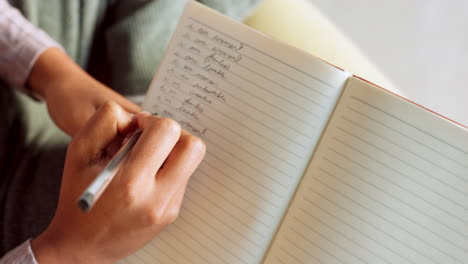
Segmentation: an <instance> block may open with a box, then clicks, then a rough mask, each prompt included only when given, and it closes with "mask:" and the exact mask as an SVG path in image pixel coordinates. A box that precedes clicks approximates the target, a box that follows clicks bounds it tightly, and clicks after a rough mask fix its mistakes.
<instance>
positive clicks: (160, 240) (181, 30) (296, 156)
mask: <svg viewBox="0 0 468 264" xmlns="http://www.w3.org/2000/svg"><path fill="white" fill-rule="evenodd" d="M144 109H145V110H147V111H150V112H157V113H159V114H161V115H163V116H167V117H171V118H173V119H175V120H177V121H179V122H180V124H181V125H182V126H183V127H184V128H185V129H186V130H188V131H190V132H191V133H193V134H195V135H197V136H199V137H201V138H203V139H204V141H205V142H206V144H207V147H208V151H207V154H206V158H205V160H204V161H203V162H202V164H201V165H200V167H199V169H198V170H197V171H196V172H195V174H194V175H193V177H192V178H191V180H190V183H189V185H188V188H187V193H186V196H185V200H184V202H183V208H182V210H181V213H180V216H179V218H178V220H177V221H176V222H175V223H174V224H172V225H171V226H169V227H168V228H167V229H165V230H164V231H163V232H162V233H161V234H160V235H159V236H158V237H157V238H155V239H154V240H153V241H152V242H150V243H149V244H148V245H147V246H146V247H145V248H143V249H142V250H140V251H138V252H137V253H136V254H134V255H132V256H130V257H128V258H127V259H125V260H123V261H122V262H123V263H372V264H374V263H444V264H447V263H467V262H468V131H467V129H465V128H463V127H462V126H460V125H457V124H455V123H452V122H450V121H448V120H447V119H444V118H442V117H440V116H438V115H436V114H434V113H432V112H429V111H427V110H425V109H423V108H421V107H419V106H417V105H415V104H413V103H410V102H409V101H407V100H405V99H402V98H400V97H398V96H396V95H394V94H391V93H389V92H387V91H386V90H384V89H381V88H378V87H376V86H375V85H372V84H370V83H368V82H366V81H363V80H361V79H359V78H357V77H353V76H352V75H350V74H348V73H346V72H344V71H342V70H341V69H338V68H336V67H334V66H331V65H329V64H327V63H325V62H323V61H321V60H319V59H317V58H315V57H313V56H311V55H309V54H306V53H304V52H301V51H299V50H297V49H295V48H292V47H290V46H287V45H285V44H282V43H280V42H277V41H275V40H273V39H271V38H269V37H267V36H265V35H262V34H261V33H259V32H256V31H254V30H252V29H250V28H248V27H246V26H244V25H242V24H240V23H237V22H235V21H232V20H230V19H228V18H226V17H224V16H222V15H221V14H218V13H216V12H215V11H213V10H210V9H208V8H206V7H204V6H202V5H199V4H197V3H195V2H190V3H189V4H188V5H187V7H186V9H185V12H184V14H183V16H182V18H181V19H180V22H179V24H178V27H177V30H176V32H175V34H174V36H173V39H172V41H171V43H170V45H169V48H168V50H167V52H166V55H165V58H164V61H163V63H162V64H161V65H160V67H159V70H158V72H157V74H156V76H155V78H154V81H153V83H152V84H151V87H150V89H149V91H148V94H147V96H146V98H145V103H144Z"/></svg>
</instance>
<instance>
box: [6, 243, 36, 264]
mask: <svg viewBox="0 0 468 264" xmlns="http://www.w3.org/2000/svg"><path fill="white" fill-rule="evenodd" d="M0 264H38V263H37V261H36V258H35V257H34V253H33V252H32V249H31V239H28V240H26V241H25V242H24V243H23V244H21V245H20V246H18V247H17V248H15V249H13V250H12V251H10V252H8V253H7V254H6V255H5V256H3V258H1V259H0Z"/></svg>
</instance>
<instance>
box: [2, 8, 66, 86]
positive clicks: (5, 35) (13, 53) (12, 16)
mask: <svg viewBox="0 0 468 264" xmlns="http://www.w3.org/2000/svg"><path fill="white" fill-rule="evenodd" d="M0 32H1V34H0V78H1V79H3V80H4V81H6V82H7V83H9V84H10V85H12V86H14V87H17V88H20V89H23V90H25V91H26V92H28V91H27V89H25V83H26V80H27V79H28V77H29V75H30V72H31V69H32V67H33V65H34V64H35V62H36V60H37V58H38V57H39V56H40V54H42V53H43V52H44V51H45V50H46V49H48V48H50V47H60V45H59V44H57V43H56V42H55V41H54V40H53V39H52V38H50V37H49V36H48V35H47V34H46V33H45V32H43V31H42V30H40V29H39V28H37V27H35V26H34V25H32V24H31V23H29V21H27V20H26V19H25V18H24V17H23V16H22V15H21V13H20V12H19V11H18V10H17V9H15V8H13V7H11V6H10V5H9V4H8V3H7V2H6V1H4V0H0Z"/></svg>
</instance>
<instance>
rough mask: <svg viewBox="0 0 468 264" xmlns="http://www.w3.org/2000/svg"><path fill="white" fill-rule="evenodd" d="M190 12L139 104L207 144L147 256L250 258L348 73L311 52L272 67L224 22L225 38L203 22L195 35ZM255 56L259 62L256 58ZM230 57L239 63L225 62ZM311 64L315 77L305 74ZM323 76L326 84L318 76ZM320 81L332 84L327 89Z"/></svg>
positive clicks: (263, 242) (261, 245)
mask: <svg viewBox="0 0 468 264" xmlns="http://www.w3.org/2000/svg"><path fill="white" fill-rule="evenodd" d="M192 8H195V7H192ZM188 10H192V9H188ZM194 10H195V9H194ZM202 14H203V10H197V11H196V12H193V16H198V15H200V16H202ZM188 17H189V16H187V15H185V16H183V17H182V19H181V22H180V23H179V25H178V28H177V30H176V33H175V35H174V38H173V41H172V42H171V45H170V46H169V50H168V53H167V54H166V57H165V59H164V62H163V63H162V64H161V66H160V68H159V71H158V74H157V78H155V79H154V82H153V84H152V87H151V89H150V92H149V94H148V97H147V98H146V99H145V100H146V101H145V109H146V110H147V111H149V110H154V111H157V112H158V113H161V115H163V116H166V117H168V118H173V119H175V120H177V121H178V122H179V123H180V124H181V126H182V127H183V128H184V129H186V130H187V131H188V132H190V133H192V134H193V135H195V136H199V137H201V138H202V139H203V140H204V141H205V142H206V144H207V149H208V150H207V154H206V156H205V159H204V161H203V163H202V164H201V165H200V167H199V169H198V170H197V171H196V172H195V173H194V175H193V177H192V180H191V181H190V182H189V184H188V186H187V193H186V196H185V200H184V203H183V206H182V208H181V214H180V217H179V218H180V219H179V221H176V222H175V223H174V224H173V227H172V228H171V227H169V229H168V230H167V232H163V233H162V234H161V238H160V239H156V240H154V241H153V242H152V243H151V246H155V248H154V252H152V249H150V251H149V252H150V253H151V255H152V256H154V254H157V253H158V252H159V251H163V250H164V251H165V249H166V250H167V251H165V252H170V253H171V254H174V255H175V256H174V262H176V263H185V262H187V261H188V260H190V261H191V262H194V263H195V262H197V263H218V262H225V263H258V262H259V261H261V259H262V258H263V256H264V254H265V253H266V251H267V249H268V246H269V245H270V243H271V239H272V238H273V235H274V233H275V231H276V229H277V227H278V225H279V223H280V220H281V217H282V215H283V213H284V211H285V209H286V205H287V203H288V201H289V199H290V197H291V196H292V194H293V192H294V188H292V186H294V185H296V184H297V182H298V181H299V179H300V177H301V174H302V173H303V170H304V168H305V166H306V164H307V162H308V160H309V158H310V157H309V156H310V153H311V152H312V150H313V146H315V144H317V140H318V136H319V133H320V132H321V129H322V127H323V126H325V122H326V121H325V120H326V119H327V118H328V116H329V115H330V112H331V108H332V107H333V106H334V103H335V101H336V100H337V98H338V94H339V92H340V90H341V89H342V86H344V83H345V81H346V78H347V76H345V74H343V72H342V71H340V70H338V69H333V68H332V67H329V66H326V65H325V64H323V63H322V62H319V61H317V60H314V59H312V58H308V59H306V60H303V59H302V58H301V59H300V60H299V58H297V59H291V58H293V57H294V56H292V57H291V58H288V62H287V63H278V61H277V59H275V58H273V56H271V55H269V56H266V53H265V54H263V53H255V52H256V51H255V50H254V49H251V48H250V47H247V46H245V44H244V43H243V42H234V41H231V39H230V38H225V37H224V36H227V35H229V33H228V32H230V31H229V28H223V29H222V31H226V35H221V34H218V33H217V32H215V31H212V29H210V28H207V27H206V28H203V29H202V31H205V32H206V33H205V35H204V36H203V37H202V36H198V35H195V34H194V33H193V32H192V33H191V32H190V31H189V30H188V26H189V24H190V23H189V22H188V21H187V19H188ZM203 19H205V17H203ZM213 19H215V20H217V19H221V18H219V17H214V18H213ZM194 25H196V27H197V29H200V27H205V26H204V25H202V24H195V23H194ZM227 26H233V27H234V25H231V24H227ZM233 29H234V28H233ZM208 31H209V33H208ZM233 32H235V30H233ZM186 33H190V36H192V38H191V39H188V38H186V37H184V34H186ZM239 36H241V37H243V35H242V34H239ZM236 37H237V35H236ZM259 38H260V37H259ZM202 40H203V41H205V42H206V43H207V45H201V44H200V43H201V42H199V41H202ZM248 40H249V41H250V42H252V41H255V38H254V37H253V38H249V39H248ZM258 43H259V45H263V43H262V41H261V40H260V39H259V40H258ZM192 44H193V45H192ZM235 46H237V47H238V48H239V49H235V50H234V49H232V48H233V47H235ZM212 48H215V50H211V51H210V50H209V49H212ZM241 48H244V49H243V50H241ZM208 53H215V54H216V55H215V56H218V58H213V56H211V55H212V54H208ZM205 55H206V56H205ZM292 55H294V54H292ZM223 56H224V57H223ZM261 56H263V57H264V58H265V61H266V62H267V63H257V61H261V58H262V57H261ZM204 57H205V58H204ZM208 57H209V58H208ZM221 57H223V58H224V59H225V61H224V62H223V61H222V59H223V58H221ZM236 58H237V59H242V61H241V62H240V63H238V62H239V61H231V62H229V63H230V64H227V63H226V60H236ZM205 59H206V61H205ZM259 59H260V60H259ZM208 60H211V61H210V62H211V63H208V65H207V63H206V62H208ZM295 61H296V62H297V65H295V64H296V63H295ZM303 62H305V64H304V63H303ZM305 65H307V68H306V67H305ZM286 67H288V68H286ZM301 67H303V68H304V70H302V68H301ZM314 67H315V68H317V71H314V76H309V75H307V74H306V73H304V72H305V71H307V70H309V69H313V68H314ZM276 72H282V73H283V74H275V73H276ZM272 73H273V74H272ZM296 77H299V78H297V79H296ZM321 77H323V78H322V79H324V80H325V82H323V80H322V81H319V80H317V79H320V78H321ZM327 80H328V81H330V83H335V85H337V86H339V87H328V86H327V85H329V84H328V83H327ZM304 84H305V85H306V86H305V87H304ZM269 86H271V87H269ZM314 90H315V91H314ZM179 241H183V242H180V243H179ZM158 243H160V244H159V245H157V244H158ZM179 251H180V252H182V253H183V254H179V253H180V252H179ZM142 256H143V255H142ZM165 259H167V258H165ZM147 260H149V258H147ZM167 261H168V262H169V259H167ZM163 262H164V261H163Z"/></svg>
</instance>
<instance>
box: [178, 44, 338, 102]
mask: <svg viewBox="0 0 468 264" xmlns="http://www.w3.org/2000/svg"><path fill="white" fill-rule="evenodd" d="M183 37H184V38H185V39H186V40H188V41H189V42H190V43H192V44H193V45H196V46H197V47H199V48H202V49H204V50H206V51H209V52H213V50H212V49H210V48H208V47H207V46H204V45H200V43H196V42H195V41H194V40H192V39H190V38H189V37H188V36H186V35H184V36H183ZM207 40H209V41H211V40H210V39H207ZM192 47H193V46H192ZM186 50H188V51H189V52H191V54H194V55H197V56H199V55H200V54H198V53H196V52H195V51H194V50H191V49H190V48H188V47H186ZM239 56H240V55H239ZM242 58H248V59H250V60H252V61H254V62H256V63H257V64H260V65H262V66H264V67H265V68H268V69H269V70H271V71H273V72H274V73H275V74H280V75H283V76H285V77H286V78H288V79H290V80H293V81H294V80H295V79H293V78H291V77H289V76H287V75H285V74H284V73H280V72H279V71H277V70H275V69H274V68H272V67H270V66H267V65H265V64H263V63H259V62H257V61H255V60H253V59H251V58H250V57H248V56H242ZM237 65H238V66H239V67H240V68H243V69H245V70H247V71H249V72H252V73H255V74H257V75H259V76H261V77H262V78H263V79H265V80H268V81H270V82H272V83H275V84H276V85H278V86H280V87H282V88H283V89H286V90H288V91H290V92H291V93H293V94H296V95H298V96H301V97H303V96H304V94H301V93H299V92H297V91H295V90H294V89H291V88H289V87H288V86H286V85H284V84H280V83H279V82H278V81H275V80H272V79H270V78H268V77H266V76H265V75H262V74H261V73H259V72H257V71H255V70H253V69H251V68H249V67H247V66H246V65H243V64H241V63H240V62H239V63H237ZM257 66H258V65H257ZM295 82H296V83H299V84H300V85H303V84H302V83H301V82H297V81H295ZM305 87H306V88H308V89H311V90H312V91H313V92H314V93H316V94H319V95H322V96H323V97H325V98H330V95H327V94H325V93H323V92H321V91H319V90H316V89H314V88H311V87H307V86H305ZM304 100H306V101H308V102H310V103H312V104H313V105H317V106H318V107H319V108H322V109H325V108H326V106H325V105H324V104H321V103H319V102H317V101H315V100H313V99H310V98H304Z"/></svg>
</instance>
